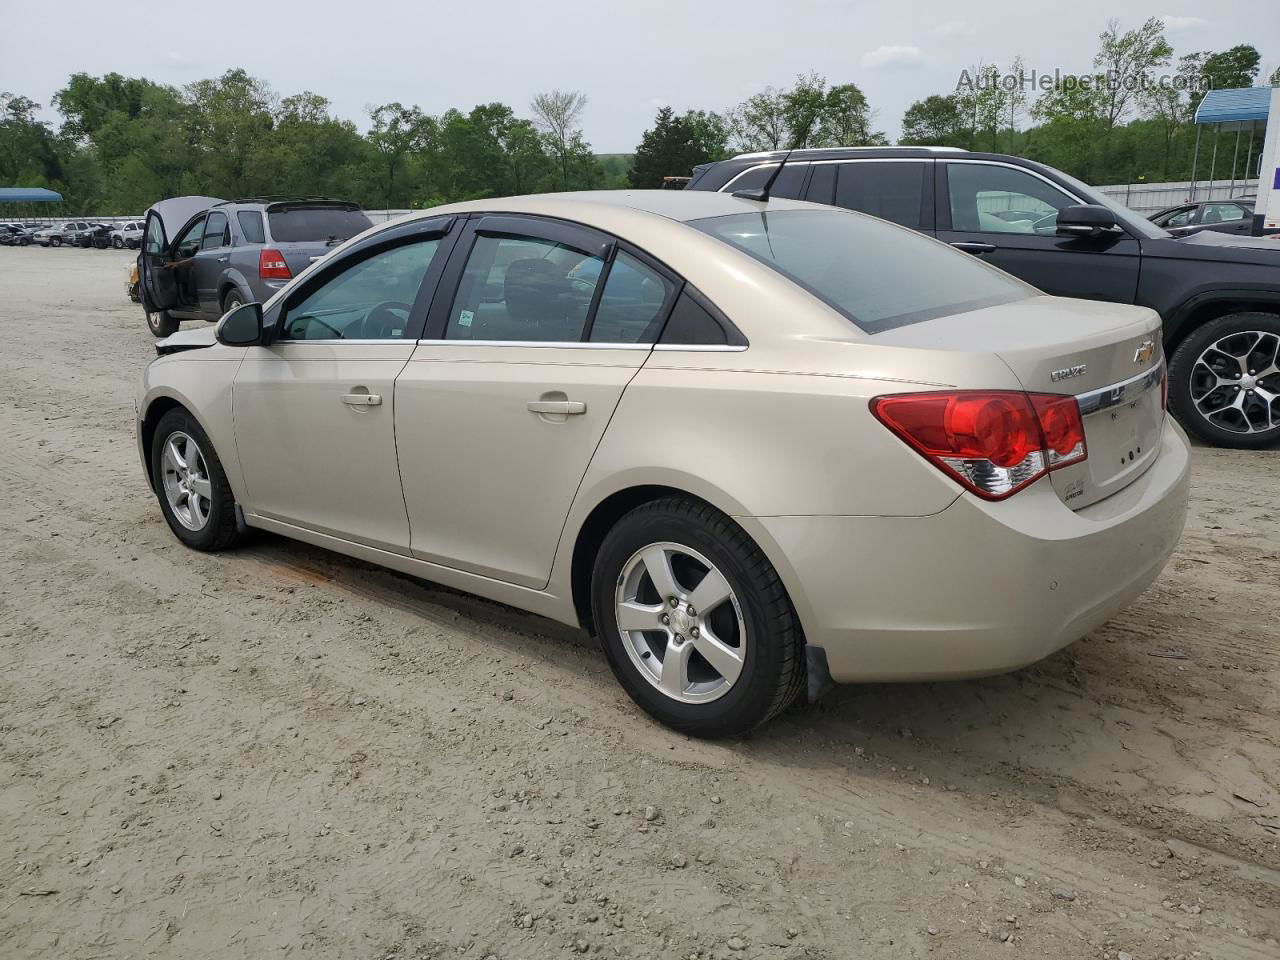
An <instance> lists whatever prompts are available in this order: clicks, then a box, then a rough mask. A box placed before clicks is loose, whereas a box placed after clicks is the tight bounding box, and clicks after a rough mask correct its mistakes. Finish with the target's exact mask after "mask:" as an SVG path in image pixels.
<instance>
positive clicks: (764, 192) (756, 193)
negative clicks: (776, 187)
mask: <svg viewBox="0 0 1280 960" xmlns="http://www.w3.org/2000/svg"><path fill="white" fill-rule="evenodd" d="M794 152H795V147H792V148H791V149H790V150H788V151H787V153H786V155H785V156H784V157H783V158H782V162H781V163H779V164H778V166H777V169H775V170H774V171H773V173H771V174H769V179H768V180H766V181H765V182H764V186H762V187H751V188H748V189H745V190H735V191H733V195H734V196H735V197H741V198H742V199H743V200H759V201H760V202H761V203H768V202H769V191H770V190H772V189H773V181H775V180H777V179H778V174H780V173H781V172H782V168H783V167H785V166H786V165H787V161H788V160H790V159H791V154H792V153H794Z"/></svg>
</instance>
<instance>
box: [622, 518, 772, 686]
mask: <svg viewBox="0 0 1280 960" xmlns="http://www.w3.org/2000/svg"><path fill="white" fill-rule="evenodd" d="M690 584H692V586H690ZM614 610H615V613H616V615H617V621H618V632H619V633H620V634H621V635H622V643H623V646H624V647H626V650H627V655H628V656H629V657H630V658H631V662H632V663H633V664H635V666H636V669H637V670H639V671H640V675H641V676H643V677H644V678H645V679H646V680H648V681H649V683H651V684H653V686H654V687H656V688H657V689H659V690H661V691H662V692H663V693H665V694H666V695H667V696H669V697H670V698H671V699H673V700H678V701H680V702H681V703H707V702H709V701H711V700H716V699H718V698H720V697H722V696H724V695H725V694H726V693H728V692H729V691H730V690H731V689H732V688H733V685H734V683H735V682H737V680H738V677H739V676H741V674H742V667H743V664H744V663H745V662H746V655H747V629H746V624H745V622H744V621H743V618H742V607H741V605H740V604H739V603H738V598H737V597H736V596H735V595H734V592H733V588H732V587H731V586H730V585H729V581H728V580H726V579H725V577H724V574H722V573H721V572H720V571H719V570H718V569H717V568H716V566H715V564H713V563H712V562H711V561H710V560H708V559H707V558H706V557H704V556H703V555H702V554H701V553H699V552H698V551H696V550H694V549H692V548H691V547H686V546H683V545H682V544H678V543H652V544H650V545H649V546H647V547H644V548H642V549H640V550H637V551H636V552H635V553H634V554H632V556H631V558H630V559H629V560H628V561H627V562H626V563H625V564H623V566H622V573H621V574H620V575H619V577H618V586H617V589H616V590H615V592H614Z"/></svg>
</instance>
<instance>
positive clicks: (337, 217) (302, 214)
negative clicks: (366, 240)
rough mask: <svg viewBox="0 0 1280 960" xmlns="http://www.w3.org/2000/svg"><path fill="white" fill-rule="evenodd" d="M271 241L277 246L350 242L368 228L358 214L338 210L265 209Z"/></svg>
mask: <svg viewBox="0 0 1280 960" xmlns="http://www.w3.org/2000/svg"><path fill="white" fill-rule="evenodd" d="M267 219H268V220H269V221H270V222H271V239H272V240H276V241H278V242H280V243H294V242H307V241H316V240H321V241H323V240H350V239H351V238H352V237H354V236H355V235H356V234H357V233H363V232H364V231H365V230H368V229H369V227H370V226H372V224H371V223H370V222H369V218H368V217H366V216H365V215H364V213H363V212H361V211H360V210H344V209H343V208H341V207H294V206H289V207H280V208H278V209H273V208H271V207H268V208H267Z"/></svg>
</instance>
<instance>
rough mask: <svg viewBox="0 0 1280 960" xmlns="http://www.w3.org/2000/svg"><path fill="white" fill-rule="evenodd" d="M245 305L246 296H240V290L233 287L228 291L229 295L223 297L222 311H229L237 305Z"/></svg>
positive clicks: (224, 312)
mask: <svg viewBox="0 0 1280 960" xmlns="http://www.w3.org/2000/svg"><path fill="white" fill-rule="evenodd" d="M242 306H244V297H242V296H240V291H239V290H237V289H235V287H232V288H231V289H230V290H228V291H227V295H226V296H225V297H223V298H222V312H223V314H226V313H229V312H230V311H232V310H234V309H235V308H236V307H242Z"/></svg>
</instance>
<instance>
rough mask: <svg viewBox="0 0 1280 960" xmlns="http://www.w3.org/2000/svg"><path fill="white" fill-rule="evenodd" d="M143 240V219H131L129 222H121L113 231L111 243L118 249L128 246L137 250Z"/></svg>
mask: <svg viewBox="0 0 1280 960" xmlns="http://www.w3.org/2000/svg"><path fill="white" fill-rule="evenodd" d="M141 242H142V221H141V220H130V221H129V222H128V223H121V224H118V225H117V226H116V228H115V229H114V230H112V231H111V245H112V246H113V247H115V248H116V249H117V250H122V249H124V248H126V247H127V248H128V249H130V250H136V249H137V248H138V246H139V244H140V243H141Z"/></svg>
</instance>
